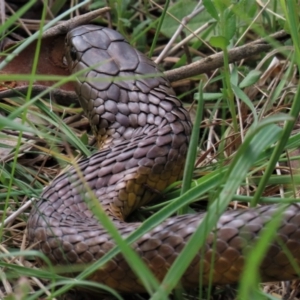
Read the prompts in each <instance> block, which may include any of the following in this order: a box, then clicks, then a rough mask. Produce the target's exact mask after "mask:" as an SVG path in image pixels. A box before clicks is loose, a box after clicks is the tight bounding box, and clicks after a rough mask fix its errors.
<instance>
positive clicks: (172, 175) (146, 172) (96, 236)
mask: <svg viewBox="0 0 300 300" xmlns="http://www.w3.org/2000/svg"><path fill="white" fill-rule="evenodd" d="M65 45H66V46H65V49H66V50H65V58H66V61H67V65H68V68H69V70H70V73H71V74H75V76H76V81H75V82H74V85H75V91H76V93H77V95H78V97H79V100H80V104H81V107H82V109H83V111H84V113H85V115H86V116H87V117H88V119H89V121H90V125H91V129H92V131H93V133H94V134H95V136H96V137H97V141H98V145H99V149H98V150H97V151H96V153H94V154H92V155H91V156H89V157H88V158H85V159H83V160H81V161H79V162H78V163H77V164H76V166H73V167H70V168H69V169H68V170H67V171H66V172H63V173H62V174H61V175H58V177H56V178H55V179H54V180H53V181H52V182H51V183H50V184H49V185H48V186H47V187H45V188H44V190H43V192H42V195H41V196H40V198H39V200H38V201H37V202H36V204H35V205H34V206H33V208H32V211H31V213H30V216H29V218H28V222H27V230H28V240H29V243H30V244H31V245H33V247H34V249H37V250H39V251H41V252H43V253H44V254H45V255H46V256H47V257H48V258H49V259H50V261H51V262H52V263H53V264H54V265H63V266H67V265H73V264H79V265H83V266H84V265H88V264H92V263H94V262H96V261H97V260H99V259H101V257H103V256H104V255H105V254H106V253H107V252H108V251H109V250H111V249H112V248H114V247H115V245H116V244H115V241H114V239H113V238H112V237H111V236H110V235H109V234H108V232H107V230H106V229H105V228H104V226H103V225H102V224H101V222H100V221H99V219H98V218H97V217H96V216H95V214H94V213H93V212H92V211H93V205H94V204H92V202H91V201H89V199H90V198H91V193H92V195H93V197H95V199H97V201H99V203H100V204H101V207H102V209H103V211H104V212H105V214H106V215H107V216H108V217H109V218H110V219H111V220H112V222H113V224H114V225H115V227H116V228H117V229H118V231H119V233H120V234H121V236H122V237H123V238H126V237H127V236H128V235H129V234H130V233H132V232H133V231H135V230H136V229H137V228H138V227H139V226H140V225H141V222H127V221H126V219H127V217H128V216H129V215H130V213H131V212H133V211H134V210H135V209H137V208H138V207H140V206H143V205H145V204H147V203H149V202H150V201H152V200H153V199H154V198H157V197H158V196H159V195H160V194H161V192H162V191H163V190H164V189H165V188H166V187H168V186H169V185H170V184H172V183H173V182H175V181H178V180H180V179H181V178H182V173H183V169H184V164H185V160H186V155H187V150H188V145H189V141H190V136H191V130H192V123H191V120H190V116H189V113H188V112H187V110H186V109H185V108H184V107H183V104H182V103H181V101H180V100H179V99H178V98H176V96H175V93H174V91H173V89H172V87H171V85H170V83H169V82H168V80H167V79H166V78H165V76H164V75H163V74H162V72H161V71H160V70H159V68H158V67H157V65H156V64H155V63H154V62H153V61H152V60H151V59H149V58H148V57H146V56H145V55H144V54H142V53H141V52H139V51H138V50H136V49H135V48H134V47H132V46H131V45H130V44H129V43H128V42H127V41H126V40H125V38H124V37H123V36H122V35H121V34H120V33H118V32H117V31H114V30H113V29H109V28H106V27H100V26H98V25H91V24H90V25H82V26H80V27H76V28H74V29H72V30H71V31H69V32H68V34H67V36H66V42H65ZM77 75H78V76H77ZM277 209H278V206H277V205H276V204H272V205H265V206H260V207H256V208H249V209H237V210H227V211H225V212H224V213H223V214H222V215H221V217H220V219H219V220H218V222H217V224H216V226H215V230H214V232H212V233H210V234H209V235H208V237H207V239H206V242H205V245H204V246H203V247H202V248H201V249H200V250H199V251H198V253H197V254H196V255H195V257H194V258H193V260H192V262H191V264H190V265H189V266H188V268H187V269H186V271H185V272H184V274H183V276H182V278H181V280H180V285H181V286H183V287H184V288H195V287H198V286H199V278H200V269H201V281H202V284H204V285H205V284H210V283H212V284H214V285H224V284H232V283H238V282H239V279H240V276H241V273H242V271H243V268H244V265H245V260H246V253H247V251H246V250H247V249H248V250H249V249H251V247H252V246H251V245H253V243H254V242H255V241H257V239H258V238H259V234H260V233H261V232H262V231H263V229H264V228H265V226H266V224H267V223H268V222H269V221H270V220H271V219H272V218H273V215H274V213H275V212H276V211H277ZM299 212H300V206H299V205H298V204H291V205H289V206H288V207H287V208H286V209H285V210H284V212H283V214H282V220H281V223H280V226H279V228H278V230H277V232H276V239H275V240H274V241H273V242H272V243H270V245H268V250H267V254H266V255H265V256H264V259H263V261H262V262H261V264H260V266H259V272H260V279H261V281H263V282H267V281H280V280H292V279H296V278H298V273H297V271H296V270H295V268H294V267H293V265H292V263H291V261H290V257H293V259H294V262H295V263H296V264H298V265H299V261H300V251H299V247H300V226H299V225H300V214H299ZM203 216H204V215H203V214H201V213H196V214H186V215H177V216H173V217H170V218H167V219H166V220H165V221H163V222H162V223H161V224H160V225H159V226H157V227H155V228H153V229H152V230H150V231H149V232H148V233H147V234H145V235H143V236H142V237H141V238H139V239H138V240H137V241H136V242H134V243H133V244H132V245H131V247H132V249H134V251H135V252H136V253H137V254H138V256H139V257H140V258H141V259H142V261H143V262H144V263H145V264H146V266H147V267H148V268H149V270H150V271H151V272H152V273H153V274H154V276H155V277H156V278H157V279H158V281H160V282H161V281H162V280H163V279H164V277H165V276H166V273H167V272H168V270H169V269H170V267H171V266H172V264H173V262H174V261H175V259H176V257H177V256H178V255H179V254H180V253H181V251H182V249H183V248H184V246H185V245H186V243H187V242H188V241H189V238H190V237H191V235H192V234H193V233H194V232H195V230H196V228H197V227H198V226H199V224H201V222H202V220H203ZM287 253H288V254H287ZM200 267H201V268H200ZM89 279H90V280H92V281H96V282H99V283H102V284H104V285H107V286H109V287H111V288H113V289H115V290H117V291H119V292H130V293H132V292H145V287H144V285H143V283H142V282H141V280H140V279H139V278H138V277H137V275H136V274H135V272H134V271H133V270H132V269H131V267H130V265H129V264H128V263H127V260H126V258H125V257H124V256H123V255H122V253H119V254H118V255H116V256H115V257H114V258H112V259H111V260H110V261H109V262H108V263H107V264H105V266H103V267H101V268H99V269H98V270H96V271H95V272H94V273H93V274H91V275H90V277H89Z"/></svg>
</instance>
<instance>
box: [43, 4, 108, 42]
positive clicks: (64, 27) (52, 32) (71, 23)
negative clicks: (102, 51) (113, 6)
mask: <svg viewBox="0 0 300 300" xmlns="http://www.w3.org/2000/svg"><path fill="white" fill-rule="evenodd" d="M109 10H110V8H109V7H103V8H100V9H97V10H93V11H91V12H89V13H86V14H84V15H81V16H78V17H76V18H72V19H70V20H68V21H64V22H62V23H60V24H58V25H56V26H54V27H52V28H50V29H48V30H47V31H45V32H44V34H43V38H48V37H53V36H57V35H58V34H66V33H67V32H68V31H70V30H71V29H73V28H75V27H77V26H80V25H84V24H88V23H90V22H91V21H92V20H93V19H95V18H97V17H99V16H100V15H102V14H104V13H106V12H108V11H109Z"/></svg>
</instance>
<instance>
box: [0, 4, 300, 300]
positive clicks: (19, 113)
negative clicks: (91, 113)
mask: <svg viewBox="0 0 300 300" xmlns="http://www.w3.org/2000/svg"><path fill="white" fill-rule="evenodd" d="M33 3H34V1H30V2H28V4H27V5H26V6H24V7H23V9H20V10H19V13H16V14H13V15H12V17H10V18H8V19H7V21H6V23H5V24H4V25H2V30H5V29H6V30H7V29H10V30H11V31H14V30H15V29H16V28H15V27H13V24H15V22H17V21H18V20H19V18H20V17H21V16H22V14H23V13H24V12H25V11H27V10H28V9H29V7H30V5H32V4H33ZM110 4H111V7H112V11H111V19H110V21H109V19H101V20H99V21H100V22H101V23H102V24H104V26H107V25H109V22H111V23H112V24H113V25H114V26H115V27H117V28H118V30H119V31H120V32H121V33H123V34H125V35H126V36H127V38H128V40H129V41H131V42H132V43H133V46H136V47H138V48H139V49H141V50H143V52H145V53H147V51H150V56H152V57H153V58H154V59H155V58H157V57H158V56H159V54H160V53H161V50H162V49H163V48H164V47H168V46H170V47H174V44H177V43H179V42H180V40H181V39H183V38H184V36H187V35H189V34H193V32H194V31H195V30H197V29H198V28H200V27H201V26H203V25H205V24H208V25H207V26H206V28H205V30H204V31H202V32H200V33H198V34H197V38H196V37H195V38H193V39H192V40H190V41H189V42H188V43H186V44H185V48H184V49H183V50H181V49H179V50H177V51H176V52H174V54H171V55H166V57H165V60H164V62H163V64H162V66H163V67H164V68H166V69H167V68H170V67H171V68H172V67H180V66H183V65H186V64H189V63H191V62H192V61H196V60H199V59H201V58H202V57H204V56H206V55H209V54H212V53H214V52H217V51H221V50H223V51H224V66H223V67H222V68H220V70H216V71H215V72H210V73H208V74H204V75H203V74H202V75H201V76H200V74H199V76H197V77H195V78H191V79H185V80H182V81H181V82H177V83H174V86H175V88H176V91H177V94H178V95H179V97H180V98H181V99H182V100H183V101H184V102H185V103H186V104H185V105H186V107H187V108H189V109H190V113H191V116H192V118H194V116H195V114H196V110H197V100H198V99H199V97H200V99H202V101H203V102H204V105H203V107H202V105H201V107H199V104H198V113H197V116H198V119H201V118H200V116H201V115H203V118H202V123H201V125H200V126H199V127H197V128H195V132H194V135H195V137H196V138H198V133H197V130H199V129H200V139H199V142H198V141H197V142H195V140H193V142H194V143H191V144H192V145H193V144H194V145H193V147H194V148H193V149H192V150H194V152H195V150H196V154H197V157H196V164H195V168H194V170H190V172H191V171H193V180H192V182H191V183H190V180H187V181H184V182H185V184H184V190H183V191H181V187H180V185H179V184H178V183H177V184H173V185H172V186H171V187H169V188H168V189H167V190H166V193H165V195H164V197H163V198H164V200H165V201H163V203H161V204H156V203H155V204H150V205H149V206H148V207H145V208H141V209H140V210H139V212H138V213H139V215H140V216H141V217H142V218H143V219H146V220H145V222H144V223H143V225H142V226H141V227H140V228H138V229H137V230H136V231H135V232H133V233H132V234H131V235H130V236H128V237H127V238H126V239H122V238H121V237H120V235H119V233H118V232H117V231H116V230H115V228H114V226H113V224H112V222H111V221H110V220H109V219H108V218H106V217H105V215H103V212H102V210H101V207H98V208H97V209H96V214H97V215H99V219H101V221H102V223H103V225H104V226H105V227H106V228H107V230H108V231H109V232H110V233H111V235H112V236H113V237H114V239H115V241H116V243H117V245H118V247H116V248H114V249H113V250H111V251H110V252H109V253H107V254H106V255H105V256H104V257H102V258H101V260H99V261H98V262H97V263H95V264H93V265H91V266H87V267H86V268H85V269H84V270H80V272H79V274H78V275H77V276H76V277H75V279H72V278H71V279H69V278H66V277H64V276H63V275H60V274H62V273H61V271H64V270H61V269H59V268H55V267H54V266H51V263H50V262H49V261H48V259H47V257H45V256H44V255H42V254H39V253H36V252H34V251H30V245H28V244H27V243H26V232H25V226H26V220H27V217H28V213H29V209H27V210H25V212H23V213H22V214H20V215H18V216H17V218H16V219H13V220H12V221H10V219H8V218H9V217H10V216H11V215H12V214H14V212H16V211H18V209H19V208H20V207H22V205H23V204H24V203H26V201H28V200H29V199H30V198H31V197H36V198H38V197H39V195H40V193H41V191H42V188H43V187H44V186H45V185H47V184H48V183H49V182H50V181H51V180H52V179H53V178H54V177H55V176H56V175H57V174H58V173H59V172H60V171H61V170H62V169H63V168H64V167H66V166H68V165H69V164H75V162H76V160H78V159H79V157H82V156H88V155H89V154H90V153H92V152H94V151H95V148H94V147H93V137H92V135H90V130H89V126H88V124H87V121H86V119H85V118H84V117H83V116H82V114H81V109H80V108H74V107H62V106H60V105H58V104H56V103H54V102H52V101H51V99H48V98H47V97H45V95H46V94H47V93H46V92H44V93H42V94H40V95H38V96H35V97H31V94H30V89H29V92H28V94H27V95H24V96H22V95H20V96H19V97H14V98H4V99H3V100H2V101H1V103H0V112H1V115H0V130H1V132H0V136H1V140H0V151H1V152H0V159H1V162H2V164H1V166H0V170H1V171H0V209H1V213H2V220H1V223H2V226H1V227H0V236H1V237H2V239H1V245H0V251H1V252H0V278H1V281H2V284H1V286H0V298H1V299H2V298H3V299H38V298H40V297H46V296H48V297H49V298H54V297H60V296H61V295H62V294H63V293H65V292H67V291H68V290H70V289H71V288H72V287H74V286H85V287H87V286H92V285H93V286H94V287H95V286H98V287H100V288H101V289H105V290H106V291H107V292H108V293H110V294H111V295H114V296H115V297H117V298H119V299H122V298H124V297H126V299H128V297H129V296H122V295H118V294H117V293H116V292H115V291H113V290H111V289H110V288H108V287H104V286H101V285H100V284H96V283H91V282H89V281H87V280H85V279H86V278H87V276H88V275H89V274H91V273H92V272H93V271H95V270H96V269H97V268H99V267H100V266H102V265H104V264H105V263H106V262H107V261H109V260H110V259H111V258H112V257H113V256H114V255H116V254H117V253H119V252H122V253H124V256H126V257H127V259H128V263H129V264H130V265H131V266H132V267H133V268H134V269H135V272H137V274H139V278H140V279H141V280H142V281H143V282H144V284H145V286H146V288H147V291H148V293H149V295H150V296H149V297H150V299H157V300H159V299H168V298H169V295H170V293H172V290H173V288H174V287H175V286H176V284H177V282H178V281H179V280H180V278H181V276H182V274H183V272H184V271H185V269H186V268H187V266H188V265H189V263H190V261H191V260H192V258H193V256H194V255H195V253H196V252H198V249H200V248H201V246H202V245H203V244H204V243H205V240H206V236H207V234H208V233H209V232H210V231H211V230H212V229H213V228H214V226H215V224H216V222H217V220H218V218H219V216H220V215H221V214H222V212H223V211H224V210H226V209H227V207H228V205H229V206H232V207H233V208H235V207H237V206H239V207H241V206H243V207H245V208H246V207H247V204H246V203H245V202H236V201H233V200H240V201H241V200H248V201H249V202H250V204H249V205H252V206H255V205H257V204H260V203H263V200H264V201H265V202H268V201H273V202H275V200H277V201H278V202H279V201H282V202H283V203H285V202H289V201H296V200H297V198H298V189H297V185H298V184H299V175H298V171H297V168H299V166H296V167H293V166H292V163H293V162H294V163H297V161H298V160H299V153H298V152H297V149H298V148H299V145H300V139H299V134H298V133H297V130H296V128H297V124H296V125H295V124H294V123H295V122H294V121H295V120H297V118H298V115H299V110H300V101H299V92H300V91H299V87H298V86H297V82H298V74H299V68H300V52H299V45H298V35H299V31H298V28H299V22H298V16H299V8H298V6H297V3H296V1H294V0H291V1H287V2H285V1H280V3H277V2H276V1H270V2H269V3H268V5H266V6H264V7H260V6H258V5H257V4H256V2H254V1H250V0H247V1H246V0H244V1H239V3H237V4H233V3H232V2H230V3H229V2H228V3H227V2H226V1H209V0H206V1H204V5H205V9H204V10H203V11H202V12H200V13H199V15H196V16H193V15H192V12H193V10H194V8H195V3H194V2H193V1H177V2H176V3H175V4H173V5H171V4H170V5H169V7H168V9H167V10H166V12H167V13H166V14H164V12H165V11H164V10H163V8H161V7H160V6H159V5H158V4H157V3H154V2H149V3H147V4H141V3H139V2H137V3H136V2H134V1H132V2H130V1H129V2H125V1H117V2H116V3H115V2H113V1H111V3H110ZM61 5H62V4H61ZM98 6H99V7H101V6H103V4H102V2H101V1H92V3H91V6H90V8H97V7H98ZM49 9H50V10H51V11H52V12H54V13H55V15H54V21H53V22H52V23H55V22H57V20H59V19H60V18H62V13H61V11H60V7H57V6H55V7H49ZM69 9H70V10H69V11H68V12H67V13H65V15H68V14H70V13H71V12H75V10H76V7H71V8H69ZM44 13H45V14H46V9H45V8H44ZM45 18H46V17H45ZM47 18H48V17H47ZM184 18H185V19H184ZM189 19H190V20H189ZM178 20H183V21H184V22H183V23H184V26H183V28H184V30H183V32H184V33H182V36H181V38H179V37H178V38H177V39H175V42H174V43H172V44H171V45H168V42H169V41H170V40H171V39H172V37H173V34H174V32H175V31H176V29H177V28H178V26H179V23H178V22H179V21H178ZM187 20H188V22H187ZM44 21H45V20H44V19H43V18H42V19H41V23H40V28H42V26H43V22H44ZM25 24H26V22H25ZM157 24H159V28H160V30H159V31H156V32H155V30H153V28H155V26H157ZM48 26H49V25H48ZM283 28H285V29H286V30H288V32H289V33H290V34H291V38H290V39H288V40H286V41H285V42H284V44H283V45H282V46H280V48H279V47H278V46H276V45H278V43H277V44H276V43H275V42H272V44H273V45H274V49H273V51H270V52H269V53H261V54H258V55H257V56H256V57H253V58H251V59H247V60H244V61H242V62H238V63H235V64H230V65H229V64H228V50H229V49H230V48H233V47H235V46H238V45H242V44H243V43H245V42H248V41H251V40H253V39H259V38H260V37H267V36H269V35H271V34H272V33H274V32H276V31H278V30H280V29H283ZM36 29H39V26H38V27H37V28H36ZM38 37H39V34H38V32H37V33H36V35H35V36H33V37H31V38H29V39H28V40H27V42H26V43H29V42H30V39H34V38H38ZM24 46H26V44H21V45H20V46H19V47H18V48H16V49H15V52H14V53H15V54H14V55H17V54H20V52H21V50H22V47H24ZM290 46H292V47H293V51H292V52H290ZM152 53H153V54H152ZM151 54H152V55H151ZM3 55H6V57H7V60H13V58H14V55H12V54H10V55H9V54H8V55H7V54H3ZM38 56H39V48H37V50H36V54H35V61H37V60H38ZM275 56H276V57H277V61H276V60H274V57H275ZM273 63H275V64H276V65H275V66H272V64H273ZM5 64H6V62H5V61H4V62H2V63H1V64H0V68H3V66H4V65H5ZM258 66H259V68H258ZM16 75H17V77H15V78H14V77H12V76H11V77H10V79H11V80H14V79H17V78H19V79H24V78H29V79H30V82H31V86H32V84H34V81H35V80H36V79H38V78H39V75H38V74H36V72H35V69H34V67H33V69H32V74H29V75H26V76H24V75H19V74H16ZM2 76H3V80H5V75H2ZM57 79H58V78H57V77H54V76H53V77H52V78H51V76H50V79H49V80H53V87H59V86H61V85H62V84H63V83H64V82H66V81H69V80H72V77H69V78H62V79H61V80H58V81H57ZM199 79H200V80H201V81H202V84H203V86H204V90H205V93H203V97H201V92H200V93H198V94H197V91H198V84H199ZM53 87H52V88H53ZM201 87H202V85H201ZM50 90H51V88H50ZM201 90H202V88H201ZM193 100H196V103H193V104H192V101H193ZM199 103H201V102H199ZM199 108H201V109H202V113H201V112H200V111H199ZM196 119H197V117H196ZM194 161H195V157H193V156H191V157H190V158H188V161H187V166H189V167H191V166H193V165H194ZM275 168H276V175H275V172H274V169H275ZM187 174H189V173H188V172H187ZM186 178H189V176H188V175H187V176H186ZM187 187H188V188H187ZM262 196H263V198H262ZM91 198H93V197H91ZM199 199H202V200H209V205H208V210H207V211H208V213H207V214H206V215H205V218H204V219H203V222H202V224H201V226H199V228H198V229H197V230H196V232H195V234H194V235H193V236H192V237H191V239H190V241H189V243H187V245H186V247H185V248H184V250H183V251H182V253H181V254H180V255H179V256H178V257H177V259H176V261H175V263H174V264H173V265H172V267H171V268H170V270H169V272H168V274H167V276H166V277H165V279H164V281H163V283H162V284H159V283H158V282H157V281H156V279H155V278H153V276H152V275H151V274H150V273H149V272H148V271H147V269H145V267H144V265H143V263H142V262H141V260H140V259H139V257H138V256H137V255H136V254H135V253H134V252H133V251H132V250H131V248H130V246H129V245H130V244H131V243H132V242H133V241H135V240H137V239H138V238H139V237H141V236H142V235H144V234H145V233H146V232H148V231H149V230H150V229H151V228H154V227H155V226H157V225H158V224H160V223H161V222H162V221H163V220H165V219H166V218H168V217H170V216H171V215H173V214H175V213H176V212H178V211H179V212H180V213H182V212H186V211H195V210H198V206H199V203H198V202H196V201H197V200H199ZM149 211H150V212H151V216H150V217H148V215H149ZM5 221H7V222H5ZM278 222H279V219H277V218H274V220H273V221H272V222H270V224H268V230H266V231H265V232H264V233H263V236H262V238H261V239H260V240H259V242H258V243H257V245H255V247H253V251H251V253H249V255H248V256H247V258H248V259H247V261H246V264H245V269H244V272H243V274H242V279H241V282H240V284H239V286H238V287H237V288H236V297H237V298H238V299H266V298H269V299H273V298H272V297H273V296H272V295H270V294H266V293H264V292H263V290H262V289H261V288H260V287H259V285H258V275H257V274H258V273H257V272H258V265H259V263H260V262H261V260H262V259H263V256H264V255H265V253H266V249H267V245H268V243H269V241H270V240H272V238H274V235H275V234H276V230H277V225H278ZM3 224H4V225H3ZM36 256H38V257H39V258H40V259H42V260H44V261H45V262H46V265H47V266H48V268H47V269H45V270H44V269H39V268H36V266H35V260H34V259H33V258H34V257H36ZM266 287H268V288H269V289H273V288H274V286H273V285H267V286H265V289H267V288H266ZM220 289H221V288H217V289H215V288H213V287H212V285H209V286H208V287H206V288H203V289H202V286H201V280H200V289H199V291H196V294H195V295H194V298H193V299H198V298H199V299H216V298H217V294H218V293H219V292H220ZM276 293H277V294H280V293H283V292H282V290H280V289H279V288H277V291H276ZM273 294H274V293H273ZM45 295H46V296H45ZM134 297H136V298H134ZM149 297H148V298H149ZM173 297H175V298H176V299H189V297H192V296H189V295H188V293H187V292H185V291H183V290H179V291H177V292H176V293H175V294H173ZM145 298H147V296H144V295H133V296H132V299H145Z"/></svg>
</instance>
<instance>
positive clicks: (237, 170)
mask: <svg viewBox="0 0 300 300" xmlns="http://www.w3.org/2000/svg"><path fill="white" fill-rule="evenodd" d="M280 131H281V129H280V128H279V127H278V126H276V125H262V126H260V124H258V126H256V128H255V130H253V131H252V133H250V134H248V135H246V138H245V141H244V143H243V144H242V146H241V147H240V149H239V150H238V152H237V154H236V156H235V157H234V159H233V161H232V164H231V166H230V168H229V170H228V172H227V174H225V177H224V181H225V180H226V183H225V185H224V187H222V189H221V191H220V193H219V196H218V197H217V199H216V200H215V201H214V202H213V203H212V204H211V206H210V207H209V209H208V211H207V213H206V214H205V216H204V218H203V220H202V222H201V224H200V226H199V227H198V228H197V230H196V231H195V232H194V233H193V235H192V236H191V238H190V240H189V242H188V243H187V245H186V246H185V247H184V249H183V250H182V252H181V253H180V254H179V255H178V257H177V258H176V260H175V262H174V263H173V265H172V266H171V267H170V269H169V272H168V274H167V275H166V276H165V278H164V280H163V281H162V283H161V285H160V287H159V289H158V291H157V292H156V293H155V295H154V296H153V297H152V298H151V299H152V300H159V299H163V298H164V297H167V295H169V293H170V292H171V291H172V289H174V288H175V286H176V284H177V283H178V282H179V280H180V278H181V276H182V275H183V273H184V271H185V270H186V268H187V267H188V265H189V264H190V263H191V261H192V260H193V258H194V257H195V255H196V253H197V252H198V251H199V249H200V248H201V247H202V246H203V245H204V243H205V241H206V237H207V235H208V233H209V232H211V230H212V229H213V227H214V226H215V224H216V223H217V221H218V219H219V217H220V216H221V214H222V213H223V212H224V210H225V209H226V207H227V205H228V204H229V202H230V201H231V199H232V197H233V195H234V193H235V191H236V189H237V188H238V186H239V184H240V183H241V181H242V180H243V178H244V177H245V176H246V174H247V171H248V169H249V168H250V167H251V165H252V164H253V163H254V162H255V160H256V158H257V157H258V156H259V153H260V152H261V151H263V149H265V148H266V147H268V146H270V144H271V143H273V142H274V141H275V140H277V139H278V136H279V132H280Z"/></svg>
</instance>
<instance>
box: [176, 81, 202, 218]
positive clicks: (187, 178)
mask: <svg viewBox="0 0 300 300" xmlns="http://www.w3.org/2000/svg"><path fill="white" fill-rule="evenodd" d="M202 90H203V83H202V81H201V82H200V84H199V93H198V94H199V97H198V103H197V110H196V117H195V122H194V126H193V130H192V134H191V140H190V145H189V149H188V153H187V159H186V163H185V166H184V172H183V179H182V187H181V195H183V194H184V193H185V192H187V191H188V190H189V189H190V187H191V182H192V178H193V172H194V165H195V161H196V157H197V149H198V142H199V135H200V123H201V120H202V115H203V107H204V101H203V95H202ZM187 212H188V207H187V206H184V207H182V208H181V209H180V210H179V211H178V214H179V215H182V214H186V213H187Z"/></svg>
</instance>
